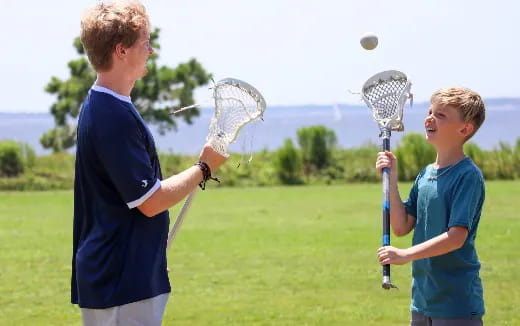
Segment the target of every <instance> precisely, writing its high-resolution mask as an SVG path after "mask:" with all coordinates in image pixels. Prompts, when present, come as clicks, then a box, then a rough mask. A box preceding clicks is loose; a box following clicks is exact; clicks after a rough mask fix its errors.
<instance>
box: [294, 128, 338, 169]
mask: <svg viewBox="0 0 520 326" xmlns="http://www.w3.org/2000/svg"><path fill="white" fill-rule="evenodd" d="M297 136H298V144H299V145H300V148H301V150H302V160H303V167H304V170H305V174H306V175H309V174H310V172H311V170H312V169H313V168H314V169H316V170H322V169H324V168H326V167H327V166H329V164H330V163H331V160H332V151H333V150H334V148H335V146H336V141H337V140H336V134H335V133H334V130H331V129H327V128H325V127H324V126H311V127H305V128H300V129H298V130H297Z"/></svg>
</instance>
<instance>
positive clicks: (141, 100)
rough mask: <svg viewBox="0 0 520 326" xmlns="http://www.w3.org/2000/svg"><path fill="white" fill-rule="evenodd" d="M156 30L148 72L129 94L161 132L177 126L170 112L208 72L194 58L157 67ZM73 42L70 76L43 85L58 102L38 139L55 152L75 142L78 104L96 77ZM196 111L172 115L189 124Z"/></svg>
mask: <svg viewBox="0 0 520 326" xmlns="http://www.w3.org/2000/svg"><path fill="white" fill-rule="evenodd" d="M159 32H160V29H158V28H155V29H154V30H153V31H152V32H151V33H150V42H151V44H152V46H153V48H154V50H155V53H154V54H153V55H151V56H150V58H149V59H148V63H147V68H148V73H147V74H146V76H145V77H143V78H142V79H140V80H138V81H137V82H136V84H135V87H134V89H133V90H132V93H131V97H132V101H133V103H134V105H135V107H136V109H137V110H138V111H139V113H140V114H141V115H142V117H143V119H144V120H145V121H147V122H149V123H152V124H155V125H158V127H159V132H160V133H161V134H164V133H165V132H166V131H170V130H176V127H177V124H176V121H175V120H174V117H173V116H172V115H170V114H169V112H170V111H171V110H172V109H177V108H180V107H184V106H188V105H191V104H194V100H193V91H194V89H195V88H197V87H199V86H203V85H206V84H207V83H208V82H209V80H210V78H211V75H210V74H208V73H207V72H206V71H205V70H204V68H202V66H201V65H200V63H199V62H197V60H195V59H193V58H192V59H191V60H189V61H188V62H185V63H181V64H179V65H178V66H177V67H176V68H175V69H172V68H170V67H167V66H159V65H158V63H157V60H158V58H159V54H158V51H159V49H160V45H159V43H158V39H159ZM73 45H74V47H75V48H76V51H77V52H78V54H79V55H80V58H79V59H77V60H73V61H70V62H69V63H68V67H69V71H70V77H69V79H67V80H61V79H59V78H57V77H52V78H51V80H50V82H49V83H48V84H47V86H46V87H45V91H46V92H47V93H50V94H54V95H56V97H57V101H56V102H55V103H54V104H53V105H52V106H51V108H50V112H51V113H52V115H53V116H54V122H55V127H54V128H53V129H51V130H49V131H47V132H46V133H45V134H44V135H43V136H42V137H41V138H40V143H41V144H42V146H43V147H44V148H52V149H53V151H54V152H59V151H62V150H65V149H68V148H71V147H73V146H74V145H75V144H76V126H75V120H76V119H77V117H78V115H79V112H80V107H81V103H82V102H83V100H84V98H85V96H86V95H87V93H88V90H89V89H90V87H91V86H92V84H93V83H94V81H95V80H96V73H95V71H94V70H93V69H92V68H91V66H90V64H89V62H88V60H87V57H86V55H85V51H84V49H83V45H82V44H81V41H80V39H79V37H77V38H76V39H74V43H73ZM199 114H200V113H199V110H198V109H197V108H194V109H192V110H186V111H183V112H181V113H179V114H178V115H176V116H175V118H177V117H180V118H183V119H184V121H186V122H187V123H189V124H191V123H192V119H193V118H194V117H196V116H198V115H199Z"/></svg>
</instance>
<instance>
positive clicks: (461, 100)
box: [430, 87, 486, 140]
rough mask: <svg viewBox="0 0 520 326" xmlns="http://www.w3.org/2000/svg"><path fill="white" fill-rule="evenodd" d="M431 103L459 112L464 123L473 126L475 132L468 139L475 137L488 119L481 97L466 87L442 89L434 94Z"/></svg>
mask: <svg viewBox="0 0 520 326" xmlns="http://www.w3.org/2000/svg"><path fill="white" fill-rule="evenodd" d="M430 101H431V104H436V105H451V106H453V107H454V108H456V109H457V110H459V112H460V116H461V119H462V120H463V121H465V122H470V123H472V124H473V126H474V129H473V132H472V133H471V135H469V136H468V138H467V139H470V138H471V137H473V135H474V134H475V133H476V132H477V130H478V129H479V128H480V126H481V125H482V123H483V122H484V119H485V118H486V108H485V105H484V101H482V98H481V97H480V95H478V94H477V93H475V92H473V91H472V90H470V89H468V88H465V87H447V88H442V89H440V90H438V91H436V92H435V93H433V95H432V97H431V99H430ZM467 139H466V140H467Z"/></svg>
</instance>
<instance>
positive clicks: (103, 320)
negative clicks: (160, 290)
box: [81, 293, 170, 326]
mask: <svg viewBox="0 0 520 326" xmlns="http://www.w3.org/2000/svg"><path fill="white" fill-rule="evenodd" d="M169 296H170V294H169V293H165V294H161V295H158V296H156V297H153V298H150V299H146V300H141V301H136V302H132V303H129V304H125V305H122V306H117V307H112V308H107V309H88V308H81V317H82V319H83V326H119V325H125V326H161V323H162V318H163V314H164V309H165V308H166V302H167V301H168V297H169Z"/></svg>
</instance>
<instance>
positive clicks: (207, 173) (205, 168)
mask: <svg viewBox="0 0 520 326" xmlns="http://www.w3.org/2000/svg"><path fill="white" fill-rule="evenodd" d="M194 165H196V166H198V167H199V168H200V170H201V171H202V181H201V182H200V183H199V187H200V188H201V189H202V190H205V189H206V181H208V180H214V181H217V182H218V183H220V180H219V179H217V178H214V177H212V176H211V169H210V168H209V165H208V164H207V163H206V162H203V161H198V162H197V163H195V164H194Z"/></svg>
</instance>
